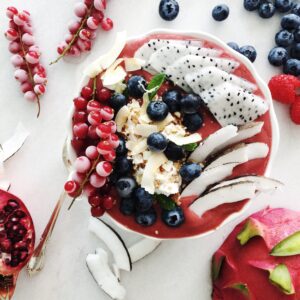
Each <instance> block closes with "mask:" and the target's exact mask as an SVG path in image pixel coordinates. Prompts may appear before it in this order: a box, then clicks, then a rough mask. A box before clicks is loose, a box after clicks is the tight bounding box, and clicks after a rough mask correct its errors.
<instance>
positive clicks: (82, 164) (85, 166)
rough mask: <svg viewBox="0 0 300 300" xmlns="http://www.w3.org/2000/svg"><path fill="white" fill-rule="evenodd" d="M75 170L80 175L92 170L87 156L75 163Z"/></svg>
mask: <svg viewBox="0 0 300 300" xmlns="http://www.w3.org/2000/svg"><path fill="white" fill-rule="evenodd" d="M74 168H75V170H76V171H77V172H79V173H86V172H88V170H89V169H90V168H91V162H90V160H89V159H88V158H87V157H86V156H79V157H77V158H76V160H75V162H74Z"/></svg>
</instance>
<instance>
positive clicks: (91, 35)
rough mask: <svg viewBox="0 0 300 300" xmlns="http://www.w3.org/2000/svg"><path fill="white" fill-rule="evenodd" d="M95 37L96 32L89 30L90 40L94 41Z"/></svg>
mask: <svg viewBox="0 0 300 300" xmlns="http://www.w3.org/2000/svg"><path fill="white" fill-rule="evenodd" d="M96 36H97V31H96V30H91V29H90V40H94V39H95V38H96Z"/></svg>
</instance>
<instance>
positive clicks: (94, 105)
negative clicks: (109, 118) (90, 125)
mask: <svg viewBox="0 0 300 300" xmlns="http://www.w3.org/2000/svg"><path fill="white" fill-rule="evenodd" d="M86 109H87V112H88V113H90V112H91V111H93V110H97V111H100V109H101V104H100V103H99V102H98V101H96V100H91V101H89V102H88V104H87V107H86Z"/></svg>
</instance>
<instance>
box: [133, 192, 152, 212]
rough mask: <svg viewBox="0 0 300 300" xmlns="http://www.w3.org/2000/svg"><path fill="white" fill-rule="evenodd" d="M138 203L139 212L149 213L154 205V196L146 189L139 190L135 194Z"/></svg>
mask: <svg viewBox="0 0 300 300" xmlns="http://www.w3.org/2000/svg"><path fill="white" fill-rule="evenodd" d="M134 195H135V198H136V202H135V207H136V209H137V211H139V212H146V211H148V210H149V209H150V208H151V207H152V205H153V195H151V194H149V193H148V192H147V191H146V190H145V189H144V188H137V189H136V190H135V192H134Z"/></svg>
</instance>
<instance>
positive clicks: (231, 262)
mask: <svg viewBox="0 0 300 300" xmlns="http://www.w3.org/2000/svg"><path fill="white" fill-rule="evenodd" d="M212 281H213V294H212V299H213V300H245V299H250V300H252V299H255V300H299V299H300V212H295V211H292V210H288V209H284V208H276V209H271V208H266V209H264V210H262V211H259V212H257V213H255V214H253V215H252V216H250V217H249V218H248V219H246V220H245V221H243V222H242V223H241V224H239V225H238V226H237V227H236V228H235V229H234V230H233V232H232V233H231V234H230V235H229V237H228V238H227V239H226V241H225V242H224V243H223V245H222V246H221V247H220V248H219V250H217V252H216V253H215V254H214V256H213V259H212Z"/></svg>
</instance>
